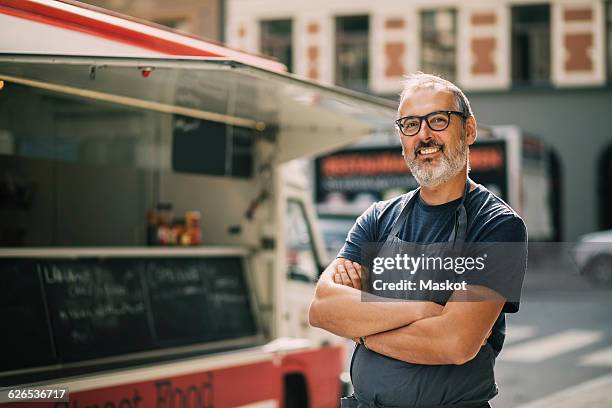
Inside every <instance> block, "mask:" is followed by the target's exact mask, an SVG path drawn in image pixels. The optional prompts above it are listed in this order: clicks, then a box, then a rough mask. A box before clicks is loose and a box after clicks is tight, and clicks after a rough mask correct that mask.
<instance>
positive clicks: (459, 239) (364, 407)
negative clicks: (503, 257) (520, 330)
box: [340, 179, 497, 408]
mask: <svg viewBox="0 0 612 408" xmlns="http://www.w3.org/2000/svg"><path fill="white" fill-rule="evenodd" d="M419 190H420V188H417V189H416V190H414V191H412V192H410V193H408V196H407V198H406V204H405V205H404V207H403V208H402V211H401V212H400V215H399V217H398V218H397V220H396V222H395V224H394V225H393V227H392V228H391V232H390V233H389V235H388V236H387V239H386V240H385V242H384V246H394V245H402V246H404V245H408V246H414V245H418V244H414V243H409V242H406V241H403V240H401V239H400V238H399V237H398V235H399V232H400V229H401V228H402V226H404V224H405V223H406V220H407V218H408V215H409V214H410V211H412V208H413V207H414V204H415V201H416V200H417V198H418V192H419ZM469 191H470V183H469V179H468V180H466V183H465V189H464V192H463V196H462V198H461V201H460V203H459V205H458V207H457V209H456V210H455V217H454V225H453V230H452V232H451V235H450V238H449V239H448V242H452V248H453V251H461V249H462V246H463V243H464V242H465V239H466V234H467V210H466V208H465V200H466V197H467V195H468V193H469ZM446 245H447V246H448V244H446ZM448 296H450V293H449V294H448ZM428 300H431V299H428ZM443 301H444V300H443ZM359 353H361V354H360V357H361V359H360V361H361V360H364V361H365V362H363V366H364V368H363V369H362V370H360V373H361V377H368V378H366V380H365V381H364V380H363V379H362V378H361V377H360V380H362V381H360V382H359V384H358V385H359V386H360V387H361V386H363V387H364V388H368V387H367V386H365V385H364V384H366V383H367V384H372V387H370V388H372V389H373V390H376V391H375V392H370V393H363V392H362V393H358V391H360V390H358V387H355V390H356V393H355V394H353V395H351V396H350V397H346V398H342V399H341V400H340V406H341V407H342V408H356V407H359V408H381V407H402V408H485V407H486V408H488V407H490V405H489V403H488V402H486V401H485V402H483V401H480V402H476V403H461V404H444V405H438V404H428V402H427V401H425V403H424V404H421V403H418V404H417V402H416V401H417V400H419V401H420V400H421V395H415V394H414V393H412V394H410V391H412V390H414V389H415V388H418V387H417V386H415V384H408V385H406V387H405V389H404V390H399V389H395V388H393V386H392V384H390V381H386V380H385V379H384V378H382V379H381V375H382V374H383V373H385V372H389V373H390V374H389V375H390V377H394V376H396V374H397V373H398V372H399V371H398V367H399V368H400V369H401V368H402V367H401V366H402V365H406V368H408V369H409V370H412V369H413V368H414V373H411V374H410V376H411V377H412V376H413V375H414V376H415V380H417V382H418V378H419V377H422V376H423V374H421V371H425V370H427V367H434V366H425V365H410V364H408V363H404V362H400V361H399V360H394V359H391V358H388V357H385V356H382V355H378V354H377V353H374V352H372V351H369V350H366V349H364V348H363V347H361V345H360V344H356V345H355V350H354V352H353V357H352V359H351V369H350V370H351V379H353V378H354V376H353V366H354V363H355V359H356V356H357V355H358V354H359ZM494 359H495V356H494V352H493V350H492V348H491V346H489V345H488V344H487V345H486V346H483V347H482V348H481V351H480V352H479V353H478V355H477V357H476V358H474V360H472V361H470V362H468V363H466V364H465V365H464V366H452V367H460V368H459V369H462V370H463V372H464V373H465V376H467V377H469V374H470V373H471V372H473V371H474V370H476V372H479V370H486V372H484V371H480V373H481V374H482V376H483V377H484V378H489V377H490V378H491V380H492V381H493V384H486V385H483V386H482V388H480V389H479V390H478V391H479V392H480V394H482V393H483V392H484V393H486V391H487V390H488V389H489V388H491V386H493V387H494V388H495V392H490V393H489V395H488V396H489V397H491V398H492V397H493V396H495V395H496V394H497V388H496V387H495V386H494V380H493V371H492V370H493V363H494ZM436 367H450V366H436ZM435 370H438V368H436V369H435ZM440 370H444V368H441V369H440ZM449 370H455V368H449ZM454 374H456V373H454ZM441 378H444V371H436V374H435V378H432V379H431V380H432V381H440V379H441ZM407 380H408V382H409V383H410V381H409V379H407ZM455 386H456V387H459V388H472V387H474V384H469V381H461V382H460V383H458V384H446V388H451V389H452V388H453V387H455ZM441 388H444V387H441ZM477 388H478V387H477ZM406 390H409V392H408V393H405V394H402V395H398V393H404V392H405V391H406ZM362 394H369V395H362ZM379 394H383V395H397V398H394V402H393V403H392V404H391V405H389V403H386V404H383V403H381V402H379V401H378V398H377V395H379ZM409 394H410V395H409ZM489 399H490V398H489Z"/></svg>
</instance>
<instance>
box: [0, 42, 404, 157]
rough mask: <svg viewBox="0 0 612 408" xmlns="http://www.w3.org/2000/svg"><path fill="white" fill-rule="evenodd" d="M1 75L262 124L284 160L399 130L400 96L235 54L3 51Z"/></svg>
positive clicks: (111, 99) (260, 130) (258, 131)
mask: <svg viewBox="0 0 612 408" xmlns="http://www.w3.org/2000/svg"><path fill="white" fill-rule="evenodd" d="M0 79H1V80H4V81H5V82H7V83H9V84H10V83H17V84H21V85H24V86H30V87H36V88H40V89H45V90H47V91H51V92H58V93H63V94H68V95H73V96H77V97H82V98H89V99H95V100H99V101H104V102H108V103H115V104H120V105H125V106H132V107H135V108H140V109H149V110H154V111H159V112H164V113H169V114H176V115H183V116H189V117H194V118H198V119H204V120H211V121H216V122H221V123H226V124H228V125H236V126H242V127H247V128H251V129H254V131H255V132H254V134H255V135H256V136H257V135H259V136H262V137H269V138H272V139H274V138H275V140H276V141H277V143H278V153H277V156H276V160H277V161H278V162H285V161H288V160H291V159H294V158H297V157H305V156H312V155H316V154H321V153H324V152H327V151H330V150H333V149H335V148H338V147H341V146H343V145H346V144H348V143H351V142H355V141H358V140H359V139H361V138H363V137H365V136H371V135H373V134H388V133H389V132H393V120H394V119H395V116H396V103H395V102H393V101H389V100H387V99H382V98H377V97H373V96H370V95H365V94H360V93H356V92H352V91H349V90H345V89H342V88H337V87H328V86H322V85H319V84H316V83H314V82H310V81H305V80H302V79H300V78H297V77H296V76H294V75H291V74H284V73H278V72H271V71H267V70H264V69H261V68H256V67H253V66H249V65H245V64H243V63H238V62H235V61H231V60H227V59H198V58H193V57H190V58H180V57H179V58H145V59H143V58H116V57H75V56H40V55H19V54H15V55H6V54H5V55H0Z"/></svg>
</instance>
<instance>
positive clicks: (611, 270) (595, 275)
mask: <svg viewBox="0 0 612 408" xmlns="http://www.w3.org/2000/svg"><path fill="white" fill-rule="evenodd" d="M584 276H585V277H586V278H587V279H588V280H589V281H591V283H593V284H596V285H603V286H612V255H607V254H605V255H597V256H595V258H593V259H591V260H590V261H589V262H588V263H587V264H586V266H585V267H584Z"/></svg>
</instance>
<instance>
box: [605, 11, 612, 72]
mask: <svg viewBox="0 0 612 408" xmlns="http://www.w3.org/2000/svg"><path fill="white" fill-rule="evenodd" d="M606 30H607V37H608V38H607V40H608V41H607V42H606V45H607V60H608V81H609V82H612V1H608V2H607V3H606Z"/></svg>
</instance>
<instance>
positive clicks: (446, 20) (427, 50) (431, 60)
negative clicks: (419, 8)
mask: <svg viewBox="0 0 612 408" xmlns="http://www.w3.org/2000/svg"><path fill="white" fill-rule="evenodd" d="M456 38H457V17H456V12H455V10H451V9H439V10H427V11H423V12H421V70H422V71H423V72H426V73H429V74H437V75H440V76H442V77H444V78H446V79H448V80H450V81H453V80H454V79H455V75H456V62H455V58H456V55H457V41H456Z"/></svg>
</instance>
